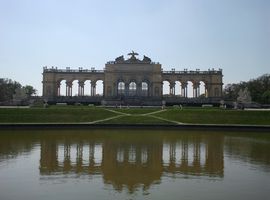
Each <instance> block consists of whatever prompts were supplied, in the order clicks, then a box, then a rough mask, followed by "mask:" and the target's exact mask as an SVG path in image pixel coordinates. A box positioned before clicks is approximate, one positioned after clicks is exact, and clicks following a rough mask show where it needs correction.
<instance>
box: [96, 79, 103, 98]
mask: <svg viewBox="0 0 270 200" xmlns="http://www.w3.org/2000/svg"><path fill="white" fill-rule="evenodd" d="M103 89H104V88H103V81H102V80H98V81H97V82H96V96H103V92H104V91H103Z"/></svg>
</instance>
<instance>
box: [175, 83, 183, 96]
mask: <svg viewBox="0 0 270 200" xmlns="http://www.w3.org/2000/svg"><path fill="white" fill-rule="evenodd" d="M174 88H175V90H174V91H175V95H176V96H179V97H180V96H181V89H182V87H181V83H180V81H175V86H174Z"/></svg>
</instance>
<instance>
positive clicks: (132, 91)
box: [129, 82, 137, 96]
mask: <svg viewBox="0 0 270 200" xmlns="http://www.w3.org/2000/svg"><path fill="white" fill-rule="evenodd" d="M136 89H137V85H136V83H135V82H131V83H130V84H129V96H135V95H136Z"/></svg>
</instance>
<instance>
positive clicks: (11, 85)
mask: <svg viewBox="0 0 270 200" xmlns="http://www.w3.org/2000/svg"><path fill="white" fill-rule="evenodd" d="M16 92H17V93H20V94H24V96H25V98H29V97H31V96H32V95H34V94H36V92H37V90H36V89H35V88H34V87H33V86H31V85H25V86H22V85H21V84H20V83H19V82H17V81H13V80H11V79H7V78H0V102H7V101H11V100H13V97H14V95H16Z"/></svg>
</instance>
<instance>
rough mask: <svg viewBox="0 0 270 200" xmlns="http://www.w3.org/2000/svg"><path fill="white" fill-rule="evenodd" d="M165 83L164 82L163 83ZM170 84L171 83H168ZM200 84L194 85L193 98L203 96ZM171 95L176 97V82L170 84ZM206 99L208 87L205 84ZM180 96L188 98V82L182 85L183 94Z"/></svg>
mask: <svg viewBox="0 0 270 200" xmlns="http://www.w3.org/2000/svg"><path fill="white" fill-rule="evenodd" d="M163 82H164V81H163ZM168 82H169V81H168ZM200 85H201V84H200V82H195V83H192V90H193V96H192V97H193V98H198V97H199V96H200V95H201V88H200ZM169 90H170V91H169V95H171V96H175V95H176V83H175V82H169ZM204 90H205V91H203V92H204V94H205V97H208V90H207V85H206V84H205V89H204ZM180 96H182V97H188V82H183V83H181V93H180Z"/></svg>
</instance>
